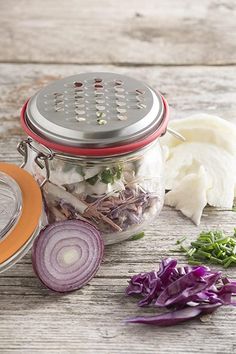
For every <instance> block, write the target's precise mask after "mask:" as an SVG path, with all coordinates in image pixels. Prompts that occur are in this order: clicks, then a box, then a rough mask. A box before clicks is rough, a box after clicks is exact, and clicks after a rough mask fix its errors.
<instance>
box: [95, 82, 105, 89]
mask: <svg viewBox="0 0 236 354" xmlns="http://www.w3.org/2000/svg"><path fill="white" fill-rule="evenodd" d="M94 87H95V89H103V85H102V84H99V83H97V84H95V85H94Z"/></svg>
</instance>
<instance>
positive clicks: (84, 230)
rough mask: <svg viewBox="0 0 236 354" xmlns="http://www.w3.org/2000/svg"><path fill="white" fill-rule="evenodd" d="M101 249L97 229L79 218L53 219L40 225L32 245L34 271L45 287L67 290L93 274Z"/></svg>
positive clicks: (101, 241)
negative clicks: (46, 223)
mask: <svg viewBox="0 0 236 354" xmlns="http://www.w3.org/2000/svg"><path fill="white" fill-rule="evenodd" d="M103 251H104V243H103V240H102V238H101V236H100V233H99V231H98V230H97V229H96V228H95V227H94V226H93V225H91V224H89V223H87V222H85V221H82V220H66V221H60V222H55V223H53V224H50V225H48V226H46V228H44V229H43V230H42V231H41V232H40V234H39V236H38V237H37V238H36V240H35V242H34V245H33V248H32V264H33V268H34V271H35V273H36V275H37V276H38V277H39V279H40V280H41V282H42V283H43V284H44V285H45V286H46V287H48V288H49V289H51V290H53V291H57V292H62V293H64V292H69V291H74V290H77V289H79V288H81V287H83V286H84V285H85V284H87V283H88V282H89V280H91V279H92V278H93V277H94V275H95V274H96V272H97V270H98V268H99V266H100V264H101V261H102V258H103Z"/></svg>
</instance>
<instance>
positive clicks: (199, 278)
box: [126, 258, 236, 326]
mask: <svg viewBox="0 0 236 354" xmlns="http://www.w3.org/2000/svg"><path fill="white" fill-rule="evenodd" d="M126 294H127V295H139V296H141V297H142V299H141V300H140V301H139V302H138V306H141V307H143V306H153V307H159V308H168V309H172V311H171V312H167V313H164V314H160V315H156V316H151V317H150V316H149V317H143V316H141V317H140V316H139V317H134V318H131V319H128V320H127V322H132V323H146V324H155V325H159V326H169V325H174V324H177V323H179V322H183V321H187V320H189V319H192V318H194V317H196V316H198V315H200V314H205V313H211V312H213V311H215V310H216V309H217V308H218V307H220V306H222V305H236V302H234V301H233V300H232V296H234V295H236V282H235V281H230V280H229V279H228V278H226V277H223V276H222V273H221V272H219V271H217V272H214V271H211V270H210V269H209V268H208V267H205V266H193V267H191V266H185V267H177V261H176V260H174V259H170V258H167V259H164V260H162V262H161V264H160V267H159V270H158V271H151V272H146V273H140V274H137V275H134V276H133V277H131V279H130V281H129V285H128V287H127V289H126Z"/></svg>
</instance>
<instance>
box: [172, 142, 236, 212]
mask: <svg viewBox="0 0 236 354" xmlns="http://www.w3.org/2000/svg"><path fill="white" fill-rule="evenodd" d="M199 166H204V168H205V170H206V173H207V175H208V177H209V178H210V179H211V180H212V188H211V189H210V190H209V191H208V193H207V201H208V203H209V204H210V205H212V206H215V207H219V208H221V207H222V208H231V207H232V204H233V200H234V188H235V182H236V158H235V157H234V156H232V155H231V154H229V153H228V152H227V151H225V150H223V149H220V148H219V147H217V146H215V145H212V144H208V143H184V144H181V145H178V146H176V147H175V148H173V149H172V150H171V157H170V158H169V159H168V160H167V162H166V176H167V177H166V179H167V181H166V188H167V189H172V188H174V187H175V186H176V185H178V184H179V183H180V182H181V181H182V179H183V177H184V176H186V175H188V174H189V173H192V172H195V171H196V170H197V169H199Z"/></svg>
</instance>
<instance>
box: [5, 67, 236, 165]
mask: <svg viewBox="0 0 236 354" xmlns="http://www.w3.org/2000/svg"><path fill="white" fill-rule="evenodd" d="M86 71H111V72H118V73H122V74H126V75H129V76H133V77H136V78H138V79H140V80H143V81H145V82H147V83H148V84H150V85H151V86H153V87H154V88H155V89H159V90H160V91H161V92H162V93H163V94H164V95H165V97H166V98H167V100H168V102H169V104H170V106H171V118H173V119H174V118H182V117H186V116H187V115H190V114H194V113H196V112H206V113H210V114H216V115H220V116H222V117H224V118H225V119H228V120H231V121H234V122H236V105H235V102H236V78H235V69H234V67H160V66H155V67H142V68H133V67H117V66H112V65H108V66H104V65H96V66H92V67H91V66H88V65H80V66H77V65H34V64H21V65H15V64H0V120H1V126H0V140H2V141H3V142H4V144H3V145H2V146H1V151H2V157H3V158H5V157H7V155H6V154H7V153H8V152H9V154H8V155H10V158H11V159H12V158H15V157H16V156H17V155H16V153H15V152H14V147H13V146H11V147H10V148H8V145H6V144H5V142H6V141H8V143H9V144H13V145H15V146H16V141H17V140H18V138H17V136H19V135H20V136H22V130H21V129H20V124H19V112H20V109H21V107H22V105H23V103H24V102H25V100H26V99H27V98H29V97H30V96H31V95H32V94H34V93H35V92H36V91H37V90H39V89H40V88H41V87H43V86H44V85H46V84H47V83H48V82H50V81H53V80H56V79H58V78H60V77H64V76H68V75H73V74H75V73H79V72H86Z"/></svg>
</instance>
